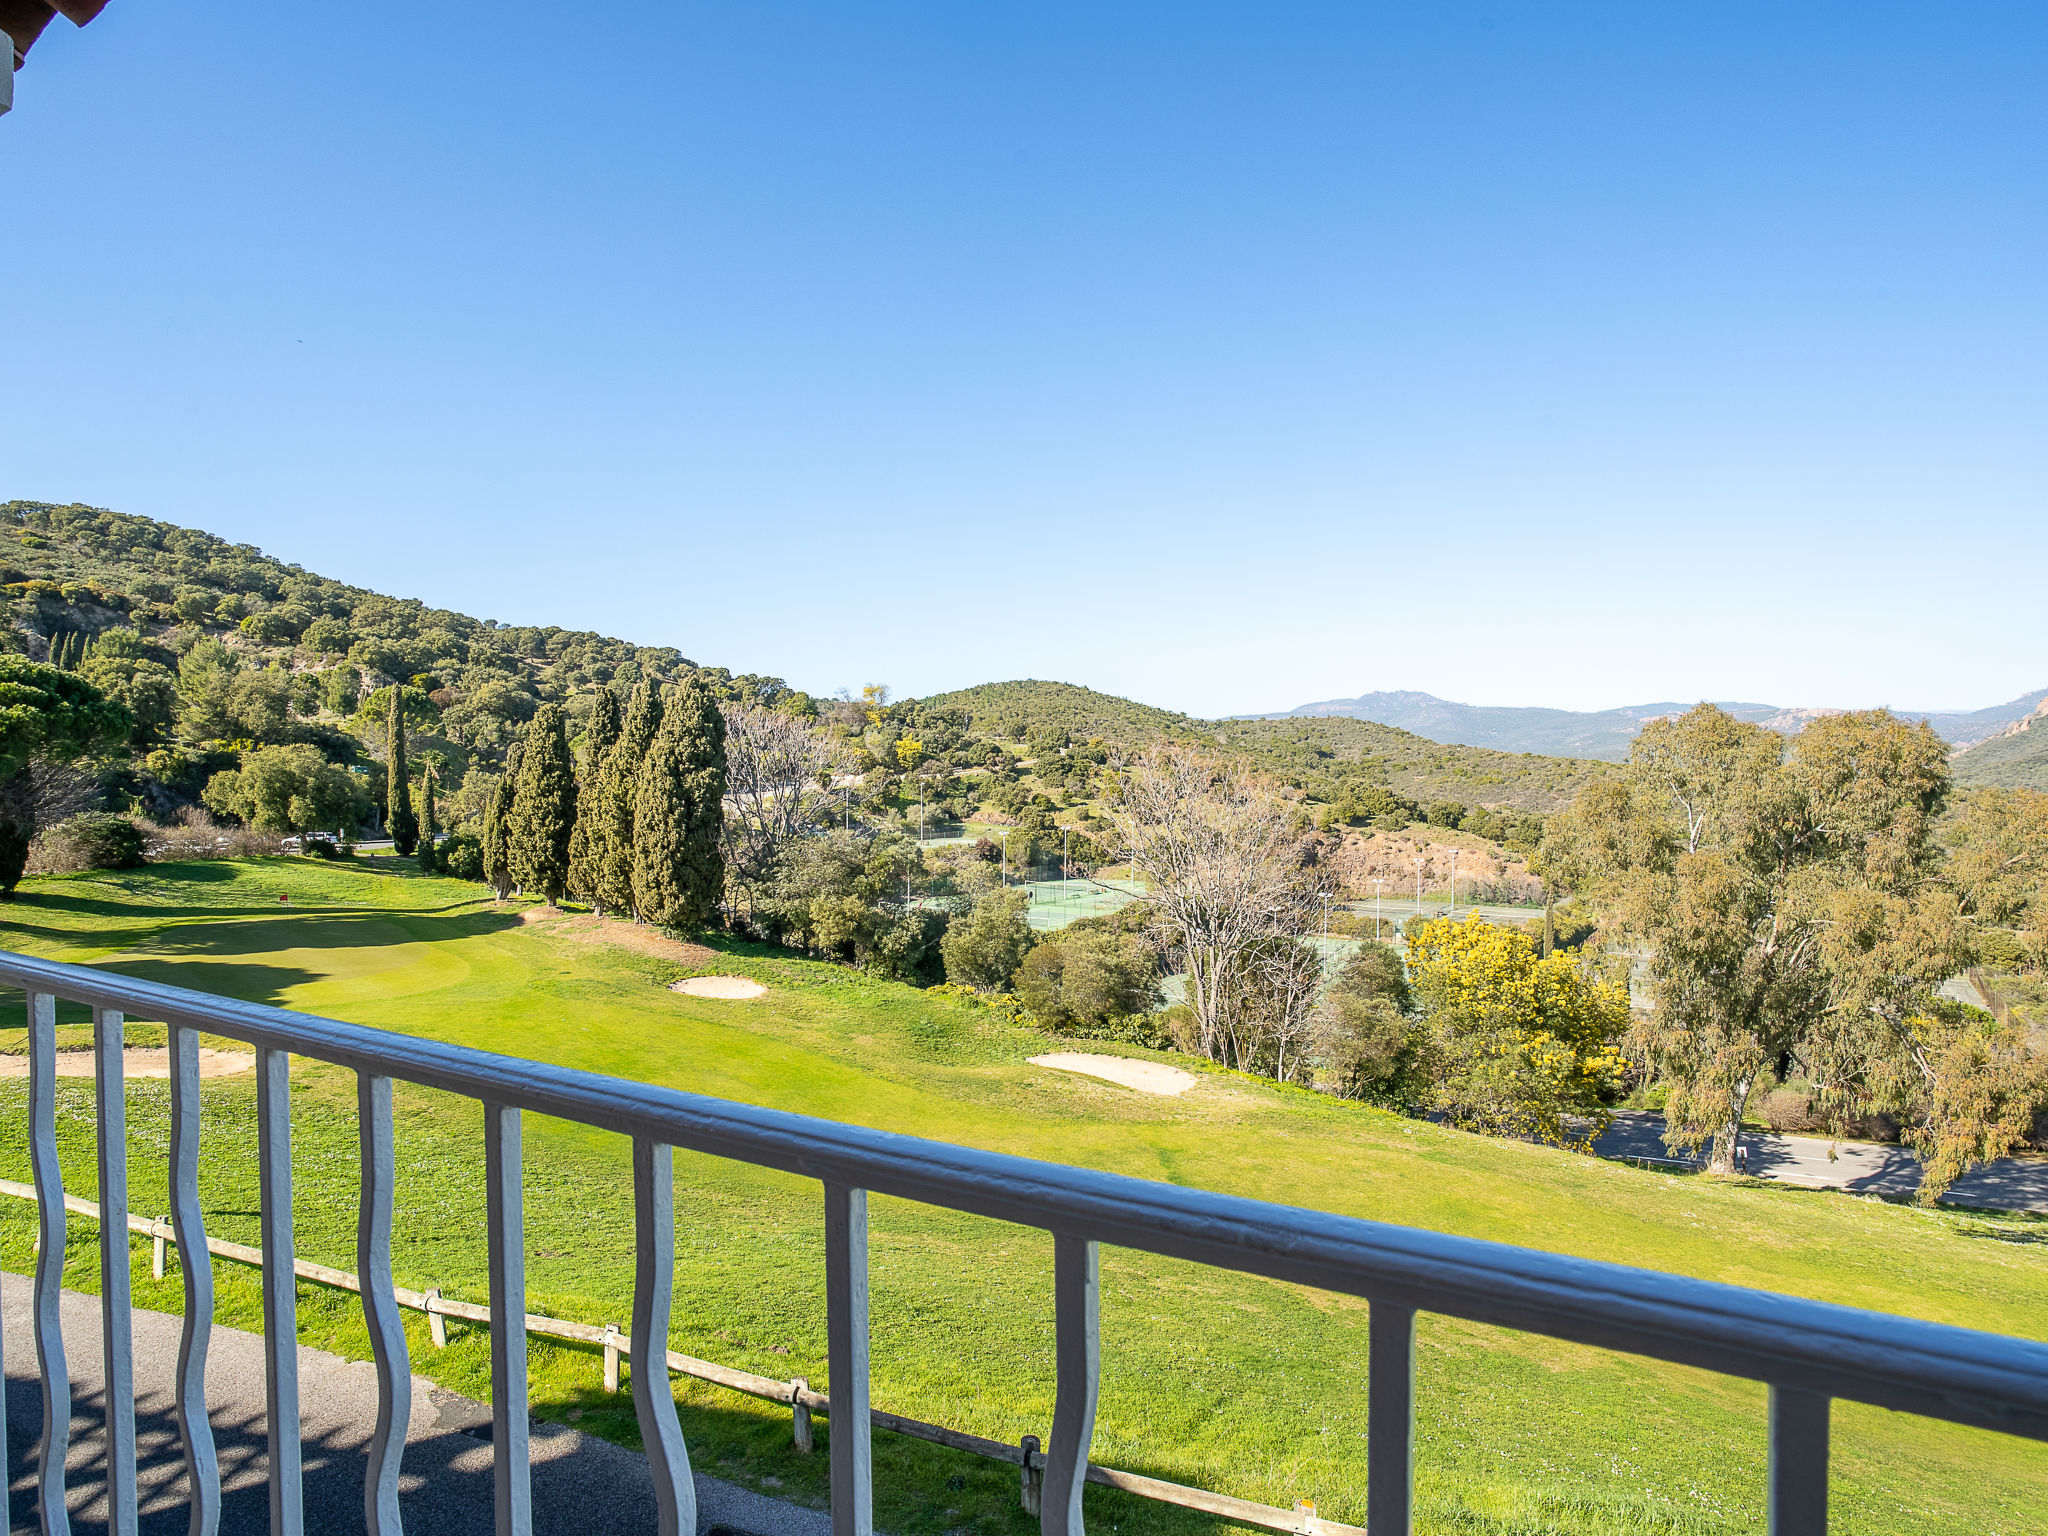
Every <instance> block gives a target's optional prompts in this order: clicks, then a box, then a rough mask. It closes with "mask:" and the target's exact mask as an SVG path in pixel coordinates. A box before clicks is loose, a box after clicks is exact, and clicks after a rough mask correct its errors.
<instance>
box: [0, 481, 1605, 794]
mask: <svg viewBox="0 0 2048 1536" xmlns="http://www.w3.org/2000/svg"><path fill="white" fill-rule="evenodd" d="M0 600H4V602H5V604H6V618H7V622H6V624H5V625H4V626H0V648H5V649H12V650H16V651H22V652H26V653H27V654H29V655H30V656H32V657H34V658H36V659H37V660H50V661H53V662H55V663H56V664H58V665H60V666H65V667H67V668H68V669H70V670H74V671H83V672H84V673H85V674H86V675H87V676H88V678H89V679H90V680H92V681H94V682H95V683H96V684H97V685H98V686H101V687H103V688H104V689H106V690H107V691H109V692H111V693H112V694H114V695H115V696H116V697H117V698H118V699H119V701H120V702H122V703H124V704H127V705H128V706H129V707H130V708H131V709H132V710H133V712H134V714H135V716H136V719H137V730H136V733H135V736H134V738H133V742H132V746H133V748H134V751H133V752H132V754H131V756H130V758H129V759H128V761H129V765H130V766H129V769H128V770H127V773H128V777H127V778H125V779H123V780H121V782H120V783H118V784H113V785H110V786H109V787H110V789H113V790H117V791H118V794H116V795H112V796H110V798H113V799H114V800H115V801H116V803H122V801H121V797H124V796H125V797H126V801H127V802H129V803H133V804H136V805H139V806H144V807H147V808H148V809H150V810H151V811H152V813H153V814H157V815H160V816H161V815H167V814H169V813H170V812H171V811H172V810H174V809H175V808H176V807H177V806H178V805H179V804H183V803H191V802H193V801H195V800H196V799H197V798H198V796H199V794H200V791H201V789H202V788H203V786H204V785H205V784H206V783H207V782H209V781H210V779H211V777H212V776H213V775H214V774H216V773H218V772H221V771H223V770H225V769H227V768H229V767H232V766H233V765H234V764H235V763H236V762H238V761H239V760H240V758H241V756H242V754H243V753H244V752H245V751H246V749H247V748H248V747H250V746H252V745H265V744H292V743H301V744H305V745H310V746H314V747H317V748H318V749H319V750H320V752H321V753H322V754H324V755H325V756H326V757H327V758H328V759H329V760H331V761H333V762H336V763H339V764H342V765H344V766H349V767H352V768H355V769H357V770H359V771H361V770H365V769H366V768H367V766H368V764H369V763H370V762H371V761H372V760H373V759H375V758H376V755H377V754H378V753H379V752H380V751H381V747H380V745H379V743H380V742H381V740H382V735H381V727H382V721H383V718H384V714H385V712H386V710H387V708H388V705H389V701H390V697H391V694H390V690H392V689H394V688H395V689H398V690H399V691H400V696H401V697H402V698H403V700H404V708H405V711H406V717H407V723H408V730H409V731H410V732H413V733H415V735H416V736H417V738H418V749H419V751H420V752H421V753H424V754H426V755H428V756H431V757H432V758H433V759H434V761H435V763H436V771H437V773H438V774H439V775H440V778H441V781H442V783H443V784H444V785H445V786H450V787H453V786H458V785H459V786H462V788H461V791H460V793H459V794H458V795H457V802H458V803H457V806H456V812H457V814H459V815H461V816H464V817H469V816H473V815H475V814H477V811H478V807H479V805H480V804H481V797H482V795H483V794H484V793H485V791H486V790H487V788H488V785H489V783H490V782H491V781H492V780H493V779H494V778H495V775H496V774H497V772H498V771H500V769H501V768H502V766H503V763H504V759H505V754H506V752H507V750H508V749H509V748H510V747H511V745H512V744H513V742H514V741H515V740H517V739H518V737H519V735H520V733H521V731H522V730H523V728H524V725H525V722H526V721H527V720H529V719H531V718H532V717H533V715H534V713H535V711H536V710H537V709H539V708H540V707H541V706H542V705H544V704H559V705H562V706H563V707H564V709H565V710H566V712H567V715H568V721H569V725H570V730H571V734H572V736H573V735H574V734H575V733H576V732H577V731H578V730H579V729H580V723H581V721H582V720H583V718H584V717H585V715H586V714H587V712H588V710H589V708H590V706H591V700H592V699H593V697H594V695H595V691H596V690H597V689H599V688H603V687H613V688H617V687H620V686H623V685H625V684H628V683H631V682H633V681H635V680H638V679H640V678H643V677H645V678H651V679H654V680H658V681H668V680H672V679H675V678H678V677H680V676H683V675H685V674H688V673H694V674H695V675H696V676H697V677H698V678H699V679H700V680H701V681H704V682H705V683H707V684H708V685H710V686H711V687H712V689H713V691H714V692H716V693H717V694H719V695H720V696H722V697H725V698H728V699H746V700H753V701H757V702H761V703H769V704H779V705H782V706H784V707H786V708H790V709H793V710H794V712H796V713H799V714H803V715H815V714H816V713H817V709H816V706H815V705H814V703H813V701H811V700H810V699H808V698H807V697H806V696H804V695H802V694H800V693H797V692H795V691H794V690H791V689H789V688H788V687H787V686H786V685H785V684H784V683H783V682H782V681H781V680H780V679H778V678H770V677H756V676H753V675H751V674H749V675H743V676H734V675H733V674H731V673H730V672H728V671H726V670H725V669H723V668H699V667H697V665H696V664H695V663H694V662H692V661H691V660H689V659H688V658H686V657H684V656H682V655H680V654H679V653H678V652H677V651H675V650H674V649H672V648H668V647H651V646H641V645H635V644H633V643H632V642H630V641H627V640H622V639H618V638H614V637H611V636H606V635H599V634H595V633H592V632H590V631H582V630H567V629H562V628H560V627H558V626H553V625H545V626H527V625H508V624H501V623H498V622H496V621H494V620H488V619H477V618H473V617H471V616H470V615H468V614H463V613H456V612H454V611H452V610H449V609H445V608H436V607H432V606H430V605H429V604H428V603H426V602H424V601H422V600H420V599H417V598H398V597H390V596H386V595H385V594H383V593H378V592H372V591H369V590H367V589H365V588H362V587H356V586H351V585H349V584H347V583H345V582H339V581H334V580H332V579H330V578H328V577H324V576H320V575H317V574H315V573H314V572H311V571H308V570H306V569H304V568H303V567H301V566H297V565H292V564H288V563H286V562H284V561H282V560H279V559H276V558H274V557H273V556H270V555H266V554H264V553H263V552H262V551H261V550H259V549H257V548H255V547H254V546H253V545H248V544H231V543H229V542H228V541H226V540H224V539H221V538H218V537H216V536H215V535H213V534H210V533H205V532H202V531H199V530H197V529H191V528H181V527H178V526H176V525H173V524H170V523H163V522H158V521H156V520H154V519H151V518H146V517H136V516H131V515H128V514H125V513H120V512H110V511H106V510H104V509H101V508H96V507H87V506H80V505H70V506H56V505H52V504H49V503H44V502H30V501H15V502H8V503H5V504H4V505H0ZM864 710H865V706H864V705H856V704H852V703H848V704H843V705H837V706H834V707H833V710H832V711H828V712H827V713H828V714H832V715H833V718H834V723H835V724H836V726H837V727H838V728H839V729H840V730H841V731H843V732H845V733H846V734H847V736H848V740H849V742H850V743H851V744H852V746H853V747H854V748H855V749H857V750H855V751H854V752H853V755H854V757H855V759H856V761H857V763H858V764H859V765H860V766H862V767H864V768H865V769H867V770H868V771H870V772H873V771H875V770H877V769H879V770H880V771H881V772H882V773H883V774H884V775H885V776H886V775H893V774H895V773H897V772H898V771H899V770H900V768H901V766H902V760H901V757H900V753H899V751H898V749H897V748H896V747H895V746H894V745H893V741H894V737H895V736H896V735H898V734H900V733H901V732H902V730H904V729H909V728H914V729H915V730H917V731H918V732H920V733H922V737H923V739H924V740H925V742H926V743H927V747H926V748H921V749H920V750H921V751H922V750H928V751H929V752H930V753H935V754H939V755H943V756H945V757H946V758H947V759H948V760H949V761H950V762H951V763H952V764H953V765H954V766H956V767H968V768H970V769H972V770H973V771H974V772H979V771H980V769H981V768H982V767H983V766H984V765H987V764H989V763H991V762H998V763H1005V764H1009V763H1014V762H1015V761H1016V760H1018V759H1019V758H1027V759H1028V758H1033V757H1039V758H1042V759H1043V762H1041V764H1040V768H1039V769H1038V770H1033V773H1032V774H1027V775H1025V777H1028V778H1030V779H1031V782H1030V783H1029V784H1027V785H1024V786H1023V787H1024V789H1025V790H1028V791H1030V792H1032V793H1039V792H1044V791H1046V790H1047V789H1048V788H1063V789H1064V791H1065V793H1066V794H1067V795H1068V796H1072V795H1074V794H1079V793H1081V792H1082V786H1081V785H1080V784H1079V783H1078V782H1069V781H1072V780H1076V779H1077V775H1076V773H1074V772H1050V774H1049V777H1048V770H1047V769H1046V765H1047V764H1050V765H1052V767H1053V768H1063V769H1069V770H1072V769H1076V768H1077V767H1078V765H1080V764H1081V763H1082V761H1083V758H1085V759H1087V760H1089V761H1095V762H1099V761H1101V759H1102V757H1103V755H1104V753H1105V752H1110V753H1113V752H1117V751H1127V750H1130V749H1132V748H1135V747H1138V746H1141V745H1143V744H1144V743H1146V742H1150V741H1158V740H1178V741H1183V742H1187V743H1189V744H1199V745H1204V746H1208V747H1212V748H1222V749H1226V750H1228V751H1230V752H1233V753H1240V754H1243V755H1245V756H1247V757H1249V758H1250V759H1252V760H1253V761H1254V762H1256V763H1257V764H1258V765H1259V766H1260V767H1262V768H1264V769H1265V770H1267V771H1268V772H1270V773H1272V774H1273V775H1274V776H1275V777H1276V778H1278V779H1280V780H1281V781H1283V782H1284V783H1287V784H1289V785H1291V786H1293V787H1294V788H1295V789H1297V790H1299V791H1300V792H1301V795H1302V797H1303V798H1304V799H1305V800H1306V801H1308V802H1311V809H1316V808H1318V807H1319V808H1320V809H1317V814H1318V816H1319V817H1320V818H1321V819H1323V820H1329V819H1331V818H1332V817H1335V818H1336V819H1348V820H1358V819H1372V818H1375V817H1381V818H1389V817H1390V818H1394V819H1400V818H1401V817H1402V816H1406V815H1417V816H1419V815H1421V814H1422V813H1423V811H1424V810H1425V809H1427V808H1429V807H1432V806H1441V807H1443V808H1444V809H1443V814H1444V815H1447V816H1449V817H1450V818H1451V819H1450V820H1449V821H1448V822H1446V823H1445V824H1447V825H1457V824H1458V821H1459V818H1460V816H1461V815H1462V813H1461V812H1460V811H1458V809H1457V808H1458V807H1465V808H1469V809H1471V810H1474V811H1477V810H1479V809H1480V808H1482V807H1489V808H1492V809H1495V810H1498V811H1501V812H1503V813H1506V812H1537V813H1542V812H1548V811H1551V810H1555V809H1557V808H1558V807H1560V806H1562V805H1563V804H1565V803H1566V802H1567V801H1568V800H1569V799H1570V798H1571V796H1572V794H1573V793H1575V792H1576V790H1577V789H1578V787H1579V786H1580V785H1581V784H1583V783H1585V782H1586V781H1587V779H1588V778H1590V777H1591V776H1593V775H1595V774H1597V773H1600V772H1603V771H1606V770H1605V769H1604V767H1603V765H1601V764H1598V763H1594V762H1590V761H1586V760H1581V759H1572V758H1552V757H1539V756H1535V755H1532V754H1516V753H1508V752H1498V751H1493V750H1489V749H1485V748H1475V747H1459V746H1444V745H1441V744H1439V743H1436V742H1432V741H1428V740H1426V739H1424V738H1423V737H1420V736H1416V735H1413V734H1411V733H1409V732H1407V731H1403V730H1399V729H1397V728H1394V727H1391V726H1384V725H1378V724H1374V723H1372V722H1369V721H1364V720H1353V719H1345V718H1319V719H1272V720H1229V721H1211V720H1199V719H1194V718H1191V717H1189V716H1187V715H1184V714H1177V713H1175V712H1173V711H1170V710H1163V709H1156V708H1153V707H1151V706H1149V705H1145V704H1139V703H1135V702H1133V701H1131V700H1129V699H1119V698H1114V697H1112V696H1110V695H1108V694H1103V693H1097V692H1095V691H1094V690H1092V689H1088V688H1081V687H1076V686H1074V685H1072V684H1069V683H1056V682H1045V681H1038V680H1023V681H1013V682H1004V683H989V684H985V685H983V686H981V687H978V688H968V689H963V690H960V691H958V692H956V693H949V694H942V695H938V696H936V697H933V698H927V699H922V700H905V701H903V702H902V703H901V704H899V705H897V706H895V707H893V708H890V709H888V710H887V712H886V713H887V718H886V719H884V717H883V715H881V714H879V713H878V714H875V715H874V716H872V717H870V716H869V715H868V714H866V713H865V712H864ZM838 714H847V715H848V719H846V720H840V719H838ZM871 719H872V722H873V723H871ZM869 737H873V738H874V739H873V740H868V739H867V738H869ZM884 737H887V738H889V739H888V740H884V739H883V738H884ZM1090 742H1094V743H1097V744H1098V747H1097V749H1096V750H1095V751H1094V752H1092V753H1083V754H1081V756H1079V757H1074V758H1073V759H1072V761H1068V760H1067V759H1068V757H1069V756H1070V752H1069V749H1070V748H1073V749H1079V748H1082V747H1084V746H1085V745H1086V744H1087V743H1090ZM998 749H999V750H998ZM473 771H474V774H473ZM1015 776H1016V775H1014V774H1013V773H1011V772H1010V771H1009V770H1008V769H1006V770H1005V773H1004V774H1003V775H1002V776H1001V777H1004V778H1009V777H1015ZM1041 781H1044V782H1041ZM930 787H931V786H929V785H928V786H927V788H930ZM1001 787H1002V786H998V785H995V784H994V783H993V782H992V781H990V780H987V779H982V780H978V781H972V782H964V783H963V784H962V785H961V786H959V790H960V792H959V793H956V794H955V796H954V798H955V799H958V800H960V802H961V804H960V807H959V808H960V809H961V810H962V811H963V812H966V811H969V810H972V809H974V808H975V807H978V806H980V805H981V803H982V801H983V799H985V798H986V795H987V794H988V793H990V792H994V791H996V790H998V789H999V788H1001ZM970 791H980V792H982V793H981V794H980V795H977V794H975V793H971V792H970ZM999 798H1000V796H999ZM1027 798H1028V796H1027ZM1340 813H1341V814H1340ZM1020 814H1021V813H1020Z"/></svg>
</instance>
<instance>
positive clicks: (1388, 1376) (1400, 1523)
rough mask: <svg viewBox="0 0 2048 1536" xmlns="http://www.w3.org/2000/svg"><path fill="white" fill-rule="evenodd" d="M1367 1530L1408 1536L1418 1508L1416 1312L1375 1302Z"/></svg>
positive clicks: (1373, 1534) (1368, 1389) (1377, 1535)
mask: <svg viewBox="0 0 2048 1536" xmlns="http://www.w3.org/2000/svg"><path fill="white" fill-rule="evenodd" d="M1367 1328H1368V1333H1367V1340H1368V1351H1369V1352H1368V1354H1367V1356H1366V1367H1365V1371H1366V1383H1365V1529H1366V1533H1367V1536H1408V1529H1409V1522H1410V1521H1411V1520H1412V1519H1413V1510H1414V1507H1415V1309H1414V1308H1413V1307H1401V1306H1396V1305H1395V1304H1394V1303H1393V1302H1391V1301H1375V1302H1374V1303H1373V1304H1372V1314H1371V1318H1370V1321H1369V1323H1368V1325H1367Z"/></svg>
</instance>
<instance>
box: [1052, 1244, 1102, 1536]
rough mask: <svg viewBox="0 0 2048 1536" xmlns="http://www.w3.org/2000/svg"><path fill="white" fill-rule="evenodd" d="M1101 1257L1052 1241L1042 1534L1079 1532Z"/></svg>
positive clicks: (1097, 1359) (1095, 1371)
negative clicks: (1051, 1373) (1051, 1364)
mask: <svg viewBox="0 0 2048 1536" xmlns="http://www.w3.org/2000/svg"><path fill="white" fill-rule="evenodd" d="M1101 1293H1102V1259H1101V1254H1100V1251H1099V1250H1098V1249H1097V1247H1096V1245H1095V1244H1094V1243H1093V1242H1090V1241H1089V1240H1087V1239H1086V1238H1079V1237H1061V1236H1058V1235H1057V1234H1056V1235H1055V1236H1054V1237H1053V1240H1052V1298H1053V1329H1054V1358H1055V1360H1056V1361H1057V1362H1058V1370H1059V1374H1058V1378H1057V1380H1056V1382H1055V1384H1054V1387H1053V1400H1052V1443H1051V1444H1050V1445H1048V1446H1047V1447H1046V1452H1045V1488H1044V1492H1043V1493H1042V1494H1041V1496H1040V1502H1039V1509H1038V1527H1039V1529H1040V1530H1041V1531H1042V1532H1044V1536H1082V1530H1083V1527H1082V1524H1081V1490H1082V1488H1083V1487H1085V1486H1086V1484H1087V1480H1088V1447H1089V1445H1090V1444H1091V1443H1092V1442H1093V1441H1094V1439H1095V1400H1096V1394H1097V1391H1098V1389H1099V1387H1100V1381H1101V1374H1102V1327H1101V1305H1100V1299H1101Z"/></svg>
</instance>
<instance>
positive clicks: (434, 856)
mask: <svg viewBox="0 0 2048 1536" xmlns="http://www.w3.org/2000/svg"><path fill="white" fill-rule="evenodd" d="M419 820H420V870H421V872H422V873H423V874H429V875H431V874H436V873H438V872H439V871H440V868H441V844H440V840H439V835H438V834H439V833H440V830H441V826H440V823H439V821H438V820H436V818H435V816H434V765H433V764H432V763H428V764H427V771H426V772H425V773H423V774H421V775H420V810H419Z"/></svg>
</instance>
